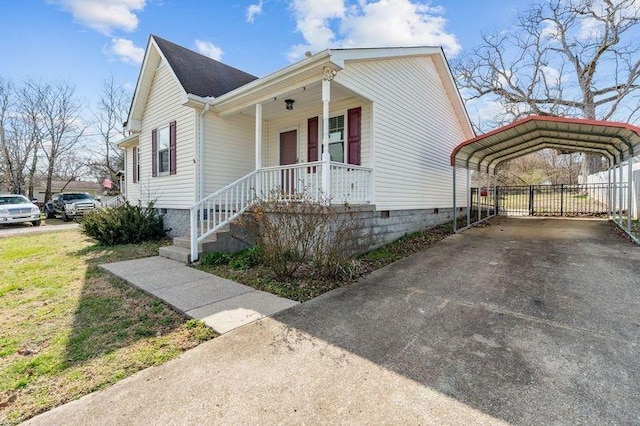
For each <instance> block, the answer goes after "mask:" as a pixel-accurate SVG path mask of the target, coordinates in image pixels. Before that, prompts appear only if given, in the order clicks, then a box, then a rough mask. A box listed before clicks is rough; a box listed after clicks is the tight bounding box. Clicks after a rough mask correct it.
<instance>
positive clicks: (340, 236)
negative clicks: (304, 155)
mask: <svg viewBox="0 0 640 426" xmlns="http://www.w3.org/2000/svg"><path fill="white" fill-rule="evenodd" d="M251 213H252V214H251V215H249V218H250V219H244V221H243V226H245V227H247V226H251V227H252V228H253V232H254V233H255V235H256V243H257V245H258V246H259V247H260V248H261V249H262V252H263V261H264V263H265V265H266V266H268V267H269V268H270V269H271V270H272V271H273V272H274V273H275V274H276V276H277V277H279V278H287V277H293V276H294V275H295V274H296V272H297V271H298V270H300V268H301V266H303V265H309V266H313V270H314V273H315V274H319V275H321V276H322V277H325V278H332V277H335V278H338V277H342V276H344V275H346V276H349V275H352V274H353V272H352V269H353V267H354V265H353V262H351V261H350V256H351V255H353V254H354V253H356V252H357V249H358V239H359V238H361V233H362V224H361V223H360V220H359V217H358V214H357V213H358V212H357V210H354V209H351V208H350V207H349V206H348V205H339V206H335V205H334V206H332V205H331V203H330V200H329V199H327V198H324V197H321V198H320V199H315V198H312V197H309V196H307V195H304V194H297V195H296V196H295V197H290V196H283V194H281V193H280V192H273V193H271V194H269V196H267V197H265V198H264V199H262V200H261V201H259V202H258V203H256V204H255V205H254V206H253V207H252V208H251ZM305 269H308V268H305Z"/></svg>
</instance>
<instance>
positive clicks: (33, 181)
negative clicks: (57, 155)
mask: <svg viewBox="0 0 640 426" xmlns="http://www.w3.org/2000/svg"><path fill="white" fill-rule="evenodd" d="M43 86H44V84H43V83H41V82H37V81H34V80H30V81H27V82H26V83H24V84H23V85H21V86H20V88H19V89H17V98H18V100H17V104H18V105H17V110H18V113H19V114H20V115H21V116H22V119H23V121H24V124H25V127H26V128H27V129H28V134H29V140H30V144H31V147H32V150H33V151H32V153H31V157H30V165H29V170H28V172H27V173H28V179H27V185H28V191H29V198H34V195H35V187H36V185H37V183H38V182H37V176H38V166H39V164H40V163H39V159H40V155H39V154H40V151H41V146H42V139H43V116H42V114H41V113H40V109H41V98H42V95H43V92H44V90H43V89H42V87H43Z"/></svg>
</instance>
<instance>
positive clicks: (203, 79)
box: [152, 35, 258, 97]
mask: <svg viewBox="0 0 640 426" xmlns="http://www.w3.org/2000/svg"><path fill="white" fill-rule="evenodd" d="M152 37H153V39H154V40H155V41H156V43H157V44H158V47H159V48H160V50H162V53H163V54H164V56H165V58H166V59H167V61H168V62H169V65H170V66H171V68H172V69H173V72H175V73H176V77H178V80H180V84H182V87H183V88H184V90H185V92H187V93H191V94H194V95H197V96H202V97H207V96H213V97H218V96H221V95H224V94H225V93H227V92H230V91H232V90H234V89H237V88H238V87H240V86H244V85H245V84H247V83H250V82H252V81H253V80H256V79H257V78H258V77H256V76H254V75H251V74H248V73H246V72H244V71H240V70H239V69H237V68H233V67H230V66H229V65H225V64H223V63H222V62H218V61H215V60H213V59H211V58H208V57H206V56H204V55H201V54H199V53H196V52H194V51H192V50H189V49H187V48H185V47H182V46H178V45H177V44H175V43H171V42H170V41H167V40H164V39H162V38H160V37H158V36H155V35H153V36H152Z"/></svg>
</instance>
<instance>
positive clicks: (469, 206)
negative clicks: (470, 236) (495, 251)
mask: <svg viewBox="0 0 640 426" xmlns="http://www.w3.org/2000/svg"><path fill="white" fill-rule="evenodd" d="M467 226H471V171H470V170H469V167H467Z"/></svg>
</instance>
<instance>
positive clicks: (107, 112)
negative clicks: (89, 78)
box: [90, 77, 131, 186]
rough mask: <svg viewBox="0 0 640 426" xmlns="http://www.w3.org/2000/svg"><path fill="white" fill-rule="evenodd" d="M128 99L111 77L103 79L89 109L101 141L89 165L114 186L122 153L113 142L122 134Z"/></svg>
mask: <svg viewBox="0 0 640 426" xmlns="http://www.w3.org/2000/svg"><path fill="white" fill-rule="evenodd" d="M130 100H131V99H130V96H129V94H128V93H127V92H126V91H125V90H124V89H123V88H122V87H120V86H117V85H116V84H115V82H114V81H113V77H111V78H110V79H109V80H106V81H105V82H104V84H103V86H102V93H101V97H100V101H99V103H98V107H97V109H96V111H94V112H93V116H94V119H95V127H96V129H97V131H98V134H99V136H100V138H101V140H100V144H101V145H100V148H99V150H98V153H97V155H95V156H93V158H91V160H90V166H91V168H92V169H93V173H94V174H95V175H96V176H97V177H98V178H99V179H102V178H105V177H106V178H109V179H111V181H112V182H113V184H114V185H116V186H117V185H119V182H120V180H119V178H118V176H117V173H118V171H119V170H122V169H123V168H124V155H123V153H122V150H120V149H119V148H118V146H117V143H118V142H119V141H120V140H121V139H122V138H123V137H125V136H126V133H125V130H124V127H123V123H124V121H125V120H126V118H127V113H128V108H129V104H130Z"/></svg>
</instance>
